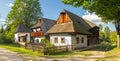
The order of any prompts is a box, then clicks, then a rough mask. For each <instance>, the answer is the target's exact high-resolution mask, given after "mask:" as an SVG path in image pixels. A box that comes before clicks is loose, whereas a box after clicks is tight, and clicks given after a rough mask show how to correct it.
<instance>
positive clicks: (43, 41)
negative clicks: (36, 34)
mask: <svg viewBox="0 0 120 61" xmlns="http://www.w3.org/2000/svg"><path fill="white" fill-rule="evenodd" d="M41 43H42V44H45V45H46V47H54V45H53V44H51V43H50V41H48V40H47V39H45V38H44V39H42V40H41Z"/></svg>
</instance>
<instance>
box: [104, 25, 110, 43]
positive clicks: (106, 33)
mask: <svg viewBox="0 0 120 61" xmlns="http://www.w3.org/2000/svg"><path fill="white" fill-rule="evenodd" d="M104 32H105V40H106V41H107V42H110V29H109V27H108V26H106V27H105V30H104Z"/></svg>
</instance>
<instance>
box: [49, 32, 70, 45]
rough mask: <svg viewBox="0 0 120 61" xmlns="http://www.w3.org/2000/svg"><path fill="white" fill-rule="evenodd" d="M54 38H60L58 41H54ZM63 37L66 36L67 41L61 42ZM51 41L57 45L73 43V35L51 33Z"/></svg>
mask: <svg viewBox="0 0 120 61" xmlns="http://www.w3.org/2000/svg"><path fill="white" fill-rule="evenodd" d="M54 38H58V43H55V42H54ZM61 38H65V43H61ZM50 42H51V43H52V44H54V45H55V46H65V45H71V35H69V34H52V35H50Z"/></svg>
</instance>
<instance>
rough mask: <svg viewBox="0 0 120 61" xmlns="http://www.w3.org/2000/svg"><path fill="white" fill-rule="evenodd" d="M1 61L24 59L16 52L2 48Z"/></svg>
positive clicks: (0, 51) (0, 49) (21, 60)
mask: <svg viewBox="0 0 120 61" xmlns="http://www.w3.org/2000/svg"><path fill="white" fill-rule="evenodd" d="M0 61H23V58H22V57H21V56H19V55H18V54H17V53H15V52H11V51H9V50H6V49H4V48H0Z"/></svg>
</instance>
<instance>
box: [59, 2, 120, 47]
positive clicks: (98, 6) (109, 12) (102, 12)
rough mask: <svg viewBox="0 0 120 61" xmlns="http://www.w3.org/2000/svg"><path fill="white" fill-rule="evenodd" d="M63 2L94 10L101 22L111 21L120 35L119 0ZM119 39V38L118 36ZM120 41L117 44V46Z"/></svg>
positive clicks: (119, 39)
mask: <svg viewBox="0 0 120 61" xmlns="http://www.w3.org/2000/svg"><path fill="white" fill-rule="evenodd" d="M61 1H62V2H63V3H64V4H68V5H72V6H74V7H81V6H82V7H83V9H85V10H89V12H95V14H97V15H98V16H99V17H101V18H102V21H103V22H106V23H108V22H113V23H114V24H115V27H116V30H117V34H118V35H119V36H120V32H119V31H120V25H119V24H120V14H119V13H120V0H61ZM118 41H120V38H118ZM119 45H120V43H119V44H118V47H120V46H119Z"/></svg>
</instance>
